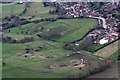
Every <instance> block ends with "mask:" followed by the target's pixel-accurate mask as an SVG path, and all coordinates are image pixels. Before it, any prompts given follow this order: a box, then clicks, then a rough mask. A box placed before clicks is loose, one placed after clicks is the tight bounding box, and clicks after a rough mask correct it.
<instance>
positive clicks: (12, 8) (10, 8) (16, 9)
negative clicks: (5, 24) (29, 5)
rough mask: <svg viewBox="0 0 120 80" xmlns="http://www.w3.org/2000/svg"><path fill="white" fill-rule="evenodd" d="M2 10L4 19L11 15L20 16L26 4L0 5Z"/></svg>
mask: <svg viewBox="0 0 120 80" xmlns="http://www.w3.org/2000/svg"><path fill="white" fill-rule="evenodd" d="M0 8H2V13H0V14H2V17H4V16H9V15H18V14H20V13H21V12H22V11H23V10H24V8H25V7H24V4H17V3H9V4H0Z"/></svg>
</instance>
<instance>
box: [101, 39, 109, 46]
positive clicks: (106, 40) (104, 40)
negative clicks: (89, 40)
mask: <svg viewBox="0 0 120 80" xmlns="http://www.w3.org/2000/svg"><path fill="white" fill-rule="evenodd" d="M108 41H109V40H108V39H106V38H102V39H101V40H100V41H99V43H100V44H101V45H103V44H105V43H108Z"/></svg>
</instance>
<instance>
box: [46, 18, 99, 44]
mask: <svg viewBox="0 0 120 80" xmlns="http://www.w3.org/2000/svg"><path fill="white" fill-rule="evenodd" d="M96 23H97V21H96V20H95V19H88V18H85V19H61V20H58V21H55V22H53V23H49V24H47V25H45V26H44V28H45V29H46V30H47V29H51V28H52V29H54V28H58V29H59V28H60V29H61V28H63V30H62V31H61V32H60V33H63V37H61V38H60V39H58V41H65V42H69V41H73V40H77V39H80V38H81V37H82V36H83V35H85V34H86V33H87V32H88V31H89V30H90V29H92V28H93V27H95V26H96V25H97V24H96Z"/></svg>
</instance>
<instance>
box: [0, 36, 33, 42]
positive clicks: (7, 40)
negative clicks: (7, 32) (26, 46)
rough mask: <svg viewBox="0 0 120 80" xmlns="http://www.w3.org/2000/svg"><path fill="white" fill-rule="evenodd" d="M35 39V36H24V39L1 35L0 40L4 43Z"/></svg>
mask: <svg viewBox="0 0 120 80" xmlns="http://www.w3.org/2000/svg"><path fill="white" fill-rule="evenodd" d="M31 41H34V38H33V37H24V38H23V39H19V40H18V39H14V38H12V37H9V36H6V37H3V36H2V37H1V39H0V42H3V43H27V42H31Z"/></svg>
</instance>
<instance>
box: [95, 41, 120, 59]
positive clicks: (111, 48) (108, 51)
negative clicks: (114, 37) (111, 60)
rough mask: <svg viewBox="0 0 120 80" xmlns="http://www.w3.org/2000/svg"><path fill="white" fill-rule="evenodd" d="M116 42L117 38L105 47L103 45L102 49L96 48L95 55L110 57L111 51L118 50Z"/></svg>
mask: <svg viewBox="0 0 120 80" xmlns="http://www.w3.org/2000/svg"><path fill="white" fill-rule="evenodd" d="M118 42H119V40H118V41H116V42H114V43H112V44H110V45H108V46H107V47H104V48H103V49H100V50H98V51H97V52H95V53H94V54H95V55H97V56H101V57H105V58H106V57H110V56H111V55H112V54H113V53H115V52H116V51H118Z"/></svg>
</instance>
